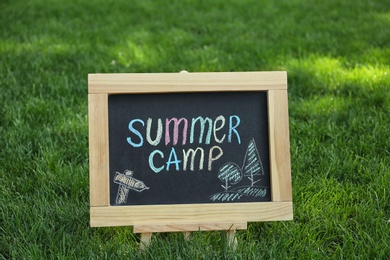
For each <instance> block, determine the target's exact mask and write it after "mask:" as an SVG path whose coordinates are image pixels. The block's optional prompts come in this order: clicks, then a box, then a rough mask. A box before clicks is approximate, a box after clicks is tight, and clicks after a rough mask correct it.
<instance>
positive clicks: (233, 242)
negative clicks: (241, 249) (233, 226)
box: [226, 230, 237, 251]
mask: <svg viewBox="0 0 390 260" xmlns="http://www.w3.org/2000/svg"><path fill="white" fill-rule="evenodd" d="M226 235H227V241H228V244H229V246H231V247H232V248H233V250H234V251H235V250H236V248H237V238H236V236H235V235H236V231H235V230H228V232H227V234H226Z"/></svg>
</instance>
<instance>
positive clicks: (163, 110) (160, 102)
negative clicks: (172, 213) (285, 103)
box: [108, 91, 271, 206]
mask: <svg viewBox="0 0 390 260" xmlns="http://www.w3.org/2000/svg"><path fill="white" fill-rule="evenodd" d="M108 121H109V171H110V174H109V193H110V205H112V206H120V205H157V204H192V203H227V202H262V201H270V200H271V196H270V194H271V192H270V165H269V143H268V142H269V139H268V111H267V92H266V91H257V92H204V93H203V92H201V93H172V94H120V95H109V96H108Z"/></svg>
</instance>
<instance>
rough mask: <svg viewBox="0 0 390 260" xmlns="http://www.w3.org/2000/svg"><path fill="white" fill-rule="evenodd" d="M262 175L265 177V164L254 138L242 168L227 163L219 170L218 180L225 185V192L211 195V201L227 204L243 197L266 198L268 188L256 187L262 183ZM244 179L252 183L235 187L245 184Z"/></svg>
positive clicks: (223, 186)
mask: <svg viewBox="0 0 390 260" xmlns="http://www.w3.org/2000/svg"><path fill="white" fill-rule="evenodd" d="M262 175H264V169H263V164H262V163H261V158H260V155H259V152H258V150H257V147H256V143H255V140H254V139H253V138H252V139H251V140H250V141H249V145H248V148H247V150H246V153H245V157H244V162H243V166H242V168H240V166H238V165H237V164H235V163H233V162H227V163H225V164H223V165H222V166H221V167H220V168H219V171H218V178H219V179H220V180H221V181H222V182H223V183H224V184H223V185H221V187H222V188H224V191H222V192H219V193H215V194H213V195H211V196H210V200H211V201H216V202H217V201H222V202H225V201H237V200H240V199H241V198H243V197H260V198H264V197H265V196H266V195H267V190H268V187H266V186H260V185H255V184H256V183H260V181H261V178H260V177H261V176H262ZM243 177H246V178H244V180H248V179H249V180H250V183H249V184H247V185H242V184H241V186H238V187H233V185H235V184H239V183H243V182H244V181H243ZM246 183H248V181H246Z"/></svg>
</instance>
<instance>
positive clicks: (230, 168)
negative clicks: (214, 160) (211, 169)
mask: <svg viewBox="0 0 390 260" xmlns="http://www.w3.org/2000/svg"><path fill="white" fill-rule="evenodd" d="M218 178H219V179H220V180H221V181H222V182H225V185H221V186H222V188H224V189H225V191H227V190H228V189H229V188H230V187H231V186H229V184H230V185H232V184H236V183H238V182H239V181H240V180H241V179H242V172H241V169H240V167H239V166H238V165H237V164H235V163H232V162H228V163H225V164H223V165H222V166H221V168H219V171H218Z"/></svg>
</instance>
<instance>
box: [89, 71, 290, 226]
mask: <svg viewBox="0 0 390 260" xmlns="http://www.w3.org/2000/svg"><path fill="white" fill-rule="evenodd" d="M229 91H266V92H267V96H268V118H269V122H268V129H269V149H270V150H269V153H270V174H271V176H270V178H271V201H270V202H255V203H253V202H252V203H224V204H222V203H219V204H218V203H210V204H177V205H142V206H120V207H118V206H110V203H109V177H108V176H109V145H108V96H109V95H110V94H141V93H143V94H147V93H179V92H229ZM88 116H89V154H90V159H89V160H90V161H89V163H90V225H91V226H92V227H99V226H127V225H133V226H135V228H134V232H136V233H137V232H139V233H146V232H170V231H194V230H227V229H231V228H233V229H245V228H246V223H247V222H257V221H282V220H292V218H293V209H292V189H291V170H290V143H289V124H288V100H287V73H286V72H218V73H153V74H146V73H145V74H89V75H88Z"/></svg>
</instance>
